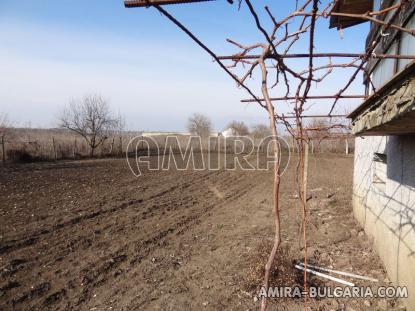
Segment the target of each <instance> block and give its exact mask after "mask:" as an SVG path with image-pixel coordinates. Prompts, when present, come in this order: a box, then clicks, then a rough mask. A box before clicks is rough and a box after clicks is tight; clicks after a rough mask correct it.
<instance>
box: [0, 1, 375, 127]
mask: <svg viewBox="0 0 415 311" xmlns="http://www.w3.org/2000/svg"><path fill="white" fill-rule="evenodd" d="M324 2H326V1H323V3H324ZM271 3H272V5H270V4H271ZM254 4H255V6H256V7H257V9H258V12H263V7H264V5H266V4H268V5H270V7H271V10H272V11H274V12H278V13H279V14H276V16H277V17H280V18H282V17H283V16H285V15H286V14H287V13H289V12H290V11H291V10H292V9H293V8H294V6H295V1H294V0H292V1H282V0H280V1H255V2H254ZM165 8H166V9H167V10H169V12H171V13H172V14H173V15H174V16H176V17H177V18H178V19H179V20H180V21H182V22H183V23H184V24H185V25H187V26H188V27H189V28H191V29H192V30H193V31H194V33H195V34H197V35H198V36H199V37H200V38H201V39H202V41H204V42H205V43H206V44H207V45H208V46H209V47H211V48H212V49H213V50H214V51H215V52H217V53H218V54H232V53H235V52H237V50H236V49H235V48H234V47H232V46H231V45H229V44H227V43H225V39H226V38H232V39H235V40H236V41H238V42H241V43H246V44H251V43H256V42H259V41H263V38H262V37H261V35H260V33H258V31H257V30H256V28H255V26H254V21H253V19H252V17H251V16H250V14H249V12H248V11H247V9H246V7H244V6H243V7H242V9H241V11H238V10H237V6H236V5H233V6H232V5H229V4H228V3H227V2H226V1H225V0H222V1H221V0H218V1H212V2H205V3H198V4H185V5H175V6H166V7H165ZM261 17H262V18H263V22H264V25H266V26H269V25H270V23H269V20H268V19H267V18H266V16H265V15H264V14H262V13H261ZM367 30H368V25H367V24H364V25H360V26H357V27H353V28H350V29H347V30H345V31H344V34H343V39H341V37H340V34H339V33H338V31H336V30H329V29H328V21H325V20H324V21H322V22H321V23H319V24H318V28H317V34H318V35H317V41H316V51H317V52H327V51H343V52H360V51H362V50H363V49H364V40H365V37H366V34H367ZM294 51H296V52H306V42H303V43H300V44H299V46H298V48H296V49H294V50H293V52H294ZM294 62H296V63H292V64H293V65H295V66H300V65H302V64H303V63H302V62H297V61H294ZM0 68H2V74H1V75H0V112H6V113H8V115H9V118H10V119H11V120H12V121H14V122H15V123H16V124H17V125H20V126H24V125H27V124H29V123H30V124H31V125H32V126H35V127H37V126H40V127H54V126H56V123H57V121H56V119H57V116H58V114H59V110H60V109H61V108H62V106H63V105H65V104H66V103H68V102H69V101H70V100H71V99H72V98H80V97H82V96H83V95H85V94H89V93H99V94H101V95H102V96H103V97H105V98H107V99H108V100H109V102H110V104H111V107H112V109H113V110H114V111H115V112H120V113H121V114H123V115H124V116H125V117H126V121H127V126H128V128H129V129H134V130H165V131H183V130H185V124H186V120H187V118H188V116H189V115H190V114H192V113H194V112H199V113H203V114H206V115H208V116H209V117H210V118H211V119H212V122H213V124H214V127H215V129H217V130H222V129H223V128H224V127H225V125H226V123H228V122H229V121H231V120H233V119H237V120H243V121H245V122H247V123H248V124H249V125H253V124H257V123H264V122H267V116H266V114H265V112H264V111H263V110H262V109H260V108H258V107H257V105H255V104H242V103H240V102H239V100H240V99H242V98H247V94H246V93H245V92H244V91H243V90H241V89H238V88H236V85H235V83H234V82H233V81H232V80H231V79H230V78H229V77H228V76H227V75H226V74H225V73H224V72H223V71H222V70H221V69H220V68H219V67H218V66H217V64H215V63H213V62H212V60H211V58H210V57H209V56H208V55H206V54H205V53H204V51H202V50H201V49H200V48H199V47H198V46H196V45H195V44H194V43H193V42H192V41H191V40H190V39H189V38H188V37H186V36H185V35H184V34H183V33H182V32H181V31H180V30H179V29H177V28H176V27H175V26H174V25H173V24H171V23H170V22H169V21H168V20H167V19H166V18H164V17H163V16H161V15H160V14H159V13H158V12H157V11H156V10H155V9H151V8H150V9H126V8H124V5H123V2H122V1H121V0H119V1H118V0H117V1H115V0H108V1H102V0H88V1H85V0H61V1H56V0H55V1H50V0H42V1H38V0H32V1H29V0H19V1H15V0H1V1H0ZM344 77H345V73H344V72H339V73H338V74H334V75H333V77H332V78H331V80H330V81H328V82H327V83H326V84H325V85H324V86H323V85H322V86H319V88H318V89H316V87H315V86H314V87H313V88H312V92H314V93H319V94H331V93H334V92H335V91H336V90H337V89H339V88H340V87H341V86H342V84H344V83H345V81H344ZM342 81H343V83H341V82H342ZM339 83H340V84H339ZM250 86H251V88H252V89H253V90H254V91H255V92H256V93H258V94H259V91H260V84H259V78H258V77H257V78H256V79H255V80H253V81H251V82H250ZM362 91H363V90H362V87H361V79H358V80H357V81H356V83H355V84H354V85H353V87H352V89H351V90H350V92H349V93H358V94H361V93H362ZM273 93H274V95H278V90H275V91H273ZM356 104H357V102H347V103H342V104H341V105H339V110H338V112H341V113H343V112H344V110H345V109H348V110H350V109H351V108H352V107H353V106H355V105H356ZM327 106H328V103H327V102H326V103H323V102H321V103H315V104H314V105H312V107H311V108H310V113H320V112H321V113H323V112H326V110H327ZM278 109H280V111H281V110H282V111H284V109H285V110H286V111H288V108H287V105H284V104H283V103H281V104H279V105H278Z"/></svg>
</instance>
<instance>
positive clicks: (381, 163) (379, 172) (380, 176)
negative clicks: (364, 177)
mask: <svg viewBox="0 0 415 311" xmlns="http://www.w3.org/2000/svg"><path fill="white" fill-rule="evenodd" d="M386 180H387V156H386V154H384V153H378V152H375V153H374V155H373V175H372V184H373V185H374V186H375V187H376V188H377V189H378V190H379V191H382V192H385V189H386Z"/></svg>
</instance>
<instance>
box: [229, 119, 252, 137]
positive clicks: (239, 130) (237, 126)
mask: <svg viewBox="0 0 415 311" xmlns="http://www.w3.org/2000/svg"><path fill="white" fill-rule="evenodd" d="M227 128H228V129H232V131H233V134H234V135H235V136H246V135H249V128H248V126H247V125H246V124H245V123H244V122H242V121H231V122H229V124H228V126H227Z"/></svg>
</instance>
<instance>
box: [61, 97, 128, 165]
mask: <svg viewBox="0 0 415 311" xmlns="http://www.w3.org/2000/svg"><path fill="white" fill-rule="evenodd" d="M59 121H60V122H59V123H60V124H59V125H60V126H61V127H62V128H66V129H68V130H71V131H73V132H75V133H77V134H79V135H80V136H82V137H83V138H84V139H85V141H86V142H87V144H88V145H89V147H90V148H91V150H90V155H91V157H94V153H95V149H96V148H97V147H99V146H100V145H101V144H102V143H103V142H104V141H105V140H106V139H107V138H108V136H109V135H110V134H111V133H112V131H114V130H117V129H119V127H120V124H121V123H120V122H121V118H117V117H116V116H115V115H113V113H112V112H111V111H110V108H109V105H108V102H107V101H105V100H104V99H103V98H102V97H101V96H100V95H87V96H85V97H84V98H83V99H82V100H80V101H76V100H72V101H71V102H70V103H69V105H68V106H66V107H65V108H64V109H63V111H62V113H61V116H60V118H59Z"/></svg>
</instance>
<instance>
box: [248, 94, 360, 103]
mask: <svg viewBox="0 0 415 311" xmlns="http://www.w3.org/2000/svg"><path fill="white" fill-rule="evenodd" d="M333 98H339V99H359V98H361V99H365V98H366V96H365V95H340V96H337V95H321V96H307V98H306V99H333ZM270 99H271V100H272V101H279V100H295V99H299V100H302V99H304V97H301V96H300V97H295V96H284V97H271V98H270ZM259 100H260V101H265V99H264V98H260V99H259ZM241 102H242V103H252V102H257V101H256V100H253V99H242V100H241Z"/></svg>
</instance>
